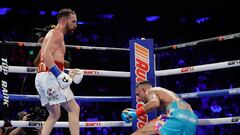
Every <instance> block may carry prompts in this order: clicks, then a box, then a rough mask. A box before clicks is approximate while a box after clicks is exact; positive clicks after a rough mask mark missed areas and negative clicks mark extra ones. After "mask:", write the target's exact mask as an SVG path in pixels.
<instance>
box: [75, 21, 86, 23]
mask: <svg viewBox="0 0 240 135" xmlns="http://www.w3.org/2000/svg"><path fill="white" fill-rule="evenodd" d="M77 24H87V22H82V21H78V22H77Z"/></svg>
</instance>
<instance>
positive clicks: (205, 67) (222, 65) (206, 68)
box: [155, 60, 240, 76]
mask: <svg viewBox="0 0 240 135" xmlns="http://www.w3.org/2000/svg"><path fill="white" fill-rule="evenodd" d="M239 66H240V60H231V61H225V62H218V63H212V64H204V65H198V66H190V67H183V68H176V69H167V70H159V71H156V72H155V75H156V76H168V75H177V74H185V73H194V72H201V71H209V70H216V69H224V68H231V67H239Z"/></svg>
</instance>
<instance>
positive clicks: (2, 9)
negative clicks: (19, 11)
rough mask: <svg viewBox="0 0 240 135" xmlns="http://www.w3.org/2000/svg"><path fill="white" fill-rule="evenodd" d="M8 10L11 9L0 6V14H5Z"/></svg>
mask: <svg viewBox="0 0 240 135" xmlns="http://www.w3.org/2000/svg"><path fill="white" fill-rule="evenodd" d="M10 10H12V9H11V8H0V15H5V14H6V13H7V12H8V11H10Z"/></svg>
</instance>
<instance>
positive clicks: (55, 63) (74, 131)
mask: <svg viewBox="0 0 240 135" xmlns="http://www.w3.org/2000/svg"><path fill="white" fill-rule="evenodd" d="M57 19H58V24H57V26H56V28H54V29H52V30H50V31H49V32H48V33H47V35H46V36H45V38H44V40H43V43H42V47H41V50H40V63H39V64H38V73H37V75H36V79H35V86H36V89H37V91H38V93H39V96H40V100H41V103H42V105H43V106H46V108H47V110H48V112H49V116H48V118H47V120H46V123H45V124H44V125H43V128H42V131H41V134H42V135H50V133H51V131H52V128H53V126H54V124H55V123H56V122H57V121H58V119H59V118H60V116H61V111H60V110H61V109H60V106H62V107H63V108H64V109H65V110H66V111H67V112H68V120H69V129H70V133H71V135H79V134H80V129H79V113H80V107H79V105H78V104H77V102H76V101H75V99H74V95H73V92H72V91H71V89H70V85H71V83H72V82H73V81H74V82H75V83H80V81H81V79H82V75H83V73H82V71H80V70H78V69H73V70H69V71H67V70H65V69H64V55H65V50H66V48H65V43H64V35H66V34H71V33H73V32H74V30H75V29H76V27H77V17H76V13H75V12H74V11H73V10H71V9H61V10H60V11H59V13H58V16H57ZM65 71H67V72H68V73H66V72H65ZM76 77H78V78H76Z"/></svg>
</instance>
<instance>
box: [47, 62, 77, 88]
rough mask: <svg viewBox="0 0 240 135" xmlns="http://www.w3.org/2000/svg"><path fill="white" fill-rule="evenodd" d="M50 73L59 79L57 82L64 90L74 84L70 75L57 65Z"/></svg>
mask: <svg viewBox="0 0 240 135" xmlns="http://www.w3.org/2000/svg"><path fill="white" fill-rule="evenodd" d="M50 71H51V72H52V73H53V75H54V76H55V77H56V78H57V82H58V84H59V86H60V87H61V88H62V89H65V88H67V87H68V86H70V85H71V84H72V81H73V80H72V78H71V77H70V76H69V75H68V74H66V73H64V72H62V71H61V70H60V69H59V68H58V67H57V65H54V66H52V67H51V68H50Z"/></svg>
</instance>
